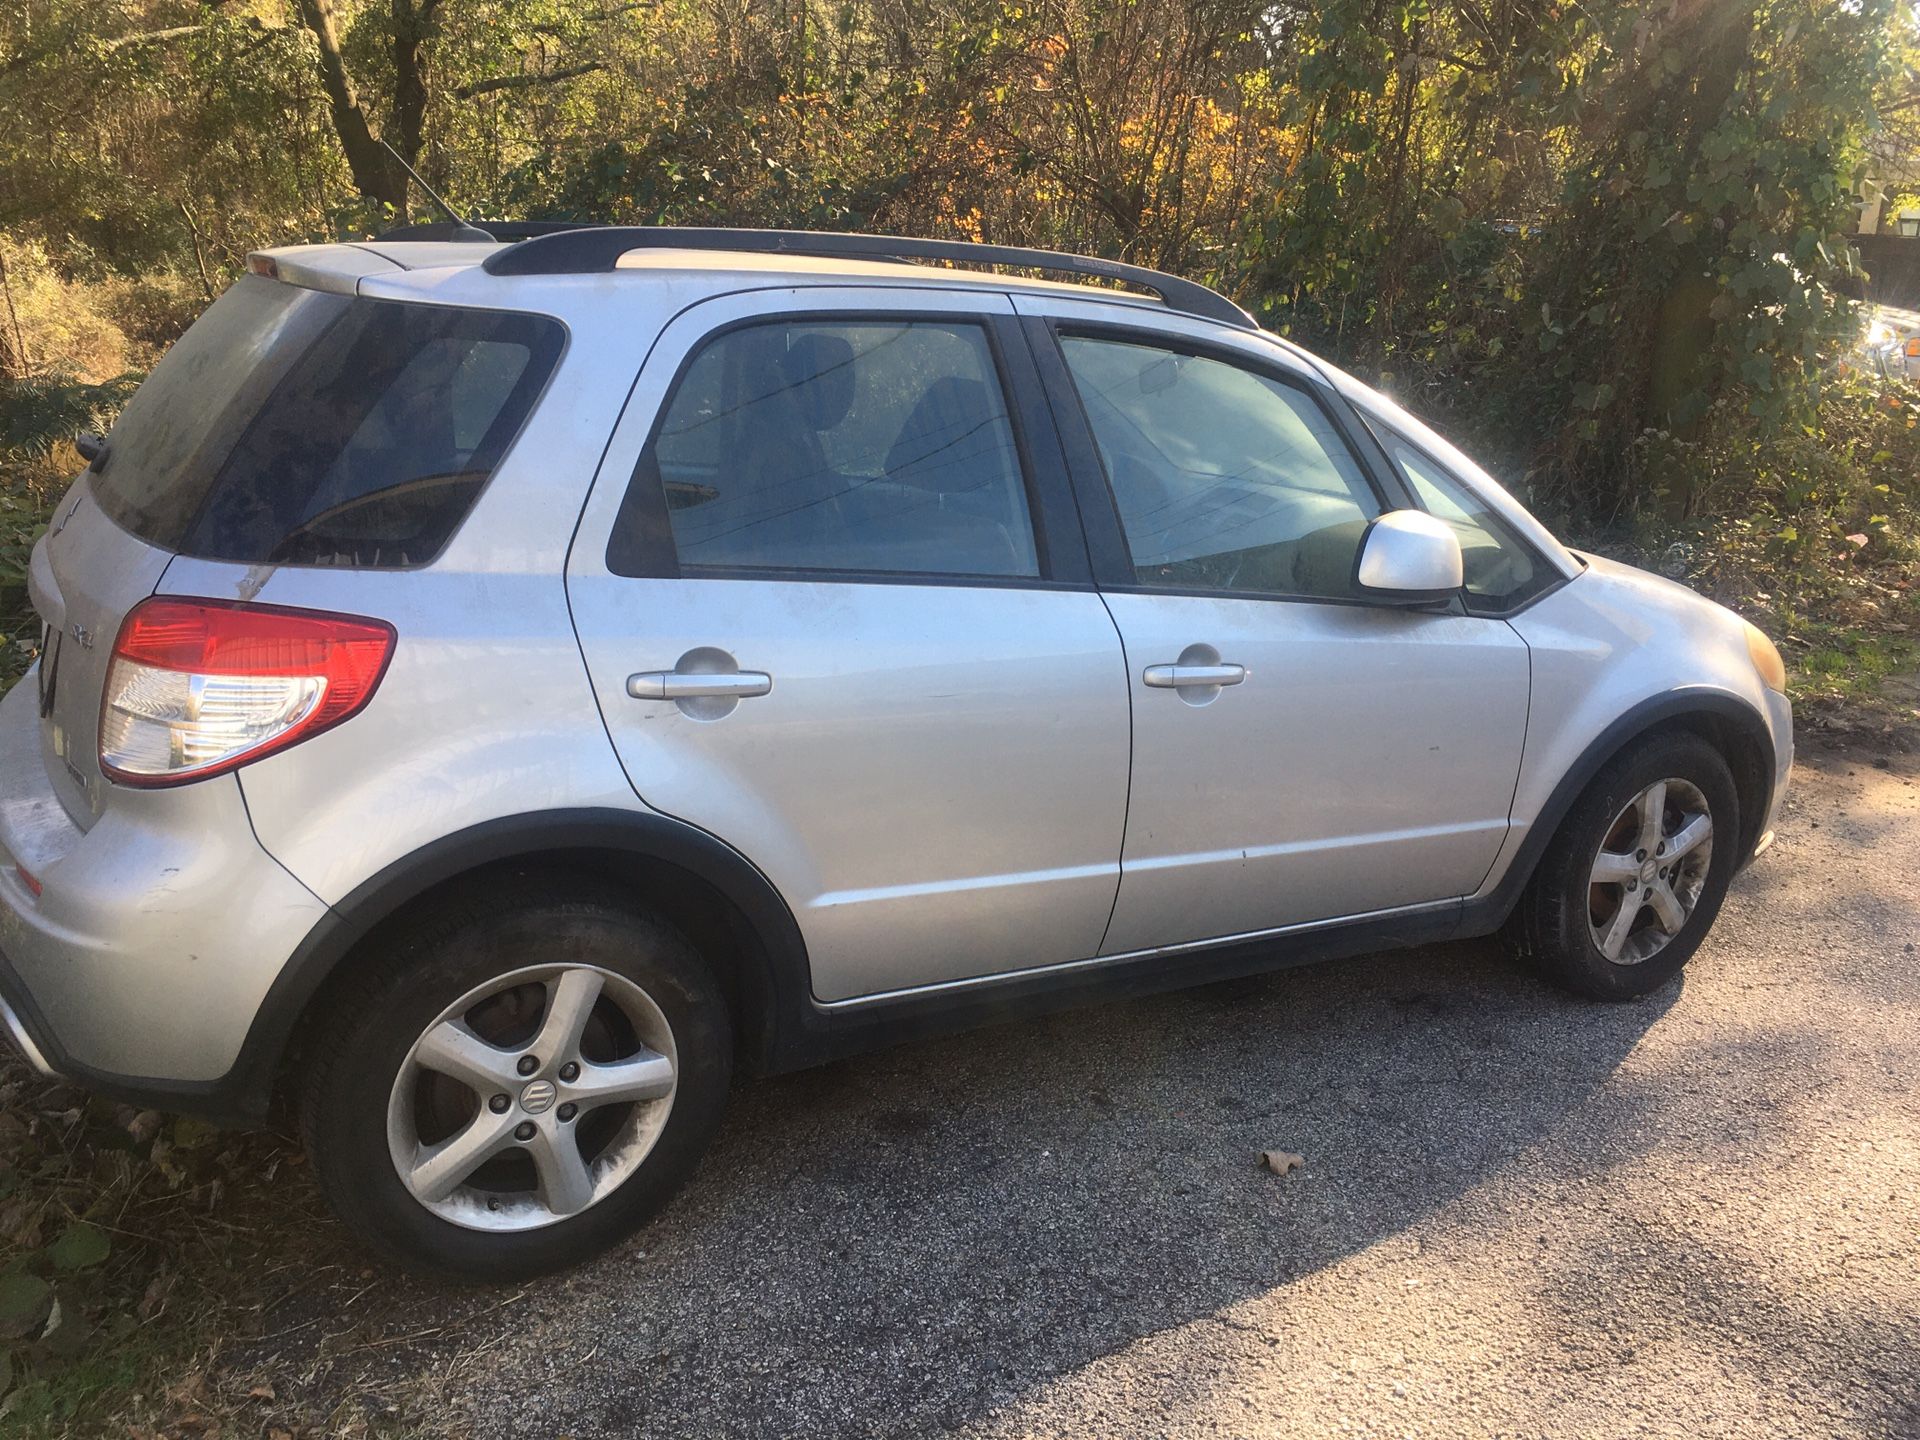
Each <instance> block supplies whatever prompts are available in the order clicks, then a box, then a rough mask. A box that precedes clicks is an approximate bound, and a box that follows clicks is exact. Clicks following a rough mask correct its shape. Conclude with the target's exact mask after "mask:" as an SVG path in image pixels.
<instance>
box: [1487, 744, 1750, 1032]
mask: <svg viewBox="0 0 1920 1440" xmlns="http://www.w3.org/2000/svg"><path fill="white" fill-rule="evenodd" d="M1740 833H1741V830H1740V804H1739V792H1738V790H1737V789H1736V787H1735V785H1734V782H1733V775H1732V772H1731V771H1729V770H1728V768H1727V762H1726V761H1725V760H1724V759H1722V758H1721V755H1720V752H1719V751H1718V750H1717V749H1716V748H1715V747H1714V746H1713V745H1711V744H1709V743H1708V742H1707V741H1706V740H1705V739H1704V738H1703V737H1701V736H1699V735H1696V734H1693V733H1691V732H1689V731H1685V730H1674V731H1668V732H1665V733H1663V734H1657V735H1653V736H1651V737H1648V738H1646V739H1644V740H1640V741H1637V742H1635V743H1634V745H1632V746H1631V747H1630V748H1629V749H1628V750H1626V751H1625V752H1624V753H1622V754H1621V755H1618V756H1616V757H1615V758H1614V759H1613V760H1612V761H1610V762H1609V763H1608V764H1607V765H1606V766H1604V767H1603V768H1602V769H1601V771H1600V773H1599V774H1598V775H1596V776H1595V777H1594V778H1593V780H1592V781H1591V782H1590V783H1589V784H1588V786H1587V788H1586V790H1585V791H1583V792H1582V794H1581V795H1580V798H1579V799H1578V800H1576V801H1575V802H1574V803H1573V807H1572V808H1571V809H1570V810H1569V811H1568V812H1567V815H1566V818H1565V819H1564V820H1563V821H1562V822H1561V824H1560V828H1559V830H1558V831H1556V832H1555V834H1554V837H1553V839H1552V841H1551V842H1550V843H1549V844H1548V846H1547V850H1546V853H1545V854H1544V855H1542V856H1541V858H1540V863H1539V865H1538V867H1536V869H1535V870H1534V872H1533V877H1532V879H1531V880H1530V881H1529V882H1528V885H1527V888H1526V890H1525V891H1524V892H1523V893H1522V895H1521V897H1520V902H1519V904H1518V905H1517V906H1515V908H1514V912H1513V917H1512V919H1511V921H1510V922H1509V924H1508V927H1507V935H1508V938H1509V939H1510V940H1511V941H1512V942H1513V944H1514V946H1515V948H1516V949H1517V950H1518V951H1519V952H1520V953H1521V954H1522V955H1523V956H1524V957H1525V958H1526V959H1528V960H1529V961H1531V962H1532V963H1533V964H1534V965H1536V966H1537V967H1539V968H1540V969H1541V970H1543V971H1544V972H1545V973H1546V974H1547V975H1548V976H1549V977H1550V978H1552V979H1553V980H1556V981H1558V982H1559V983H1560V984H1561V985H1564V986H1565V987H1567V988H1568V989H1570V990H1574V991H1576V992H1578V993H1580V994H1582V995H1590V996H1593V997H1595V998H1596V999H1602V1000H1628V999H1632V998H1634V997H1635V996H1638V995H1646V994H1650V993H1651V992H1653V991H1654V990H1657V989H1659V988H1660V987H1661V986H1662V985H1664V984H1666V982H1667V981H1668V980H1670V979H1672V978H1673V976H1674V975H1675V974H1677V973H1678V972H1679V970H1680V967H1681V966H1682V965H1684V964H1686V962H1687V959H1688V957H1689V956H1691V955H1692V954H1693V952H1694V950H1695V949H1697V948H1698V947H1699V944H1700V942H1701V940H1702V939H1703V938H1705V936H1706V933H1707V929H1708V927H1709V926H1711V925H1712V924H1713V917H1714V915H1715V914H1717V913H1718V911H1719V909H1720V902H1721V900H1722V899H1723V898H1724V897H1725V895H1726V893H1727V886H1728V884H1729V883H1731V881H1732V879H1733V872H1734V869H1735V862H1736V860H1737V858H1738V848H1739V847H1738V839H1737V837H1738V836H1739V835H1740Z"/></svg>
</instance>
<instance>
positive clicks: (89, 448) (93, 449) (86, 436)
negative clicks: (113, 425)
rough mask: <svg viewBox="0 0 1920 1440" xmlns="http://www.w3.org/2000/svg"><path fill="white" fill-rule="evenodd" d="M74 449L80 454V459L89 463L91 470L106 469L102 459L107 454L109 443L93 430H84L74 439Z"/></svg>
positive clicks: (88, 466)
mask: <svg viewBox="0 0 1920 1440" xmlns="http://www.w3.org/2000/svg"><path fill="white" fill-rule="evenodd" d="M73 448H74V449H76V450H78V451H79V452H80V458H81V459H82V460H84V461H86V462H87V468H88V469H89V470H101V469H104V468H106V467H105V466H104V465H102V464H101V461H100V457H101V456H102V455H105V454H106V453H107V442H106V441H105V440H103V439H101V438H100V437H99V436H98V435H96V434H94V433H93V431H91V430H82V431H80V432H79V433H78V434H76V435H75V436H74V437H73Z"/></svg>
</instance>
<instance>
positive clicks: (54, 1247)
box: [47, 1221, 113, 1270]
mask: <svg viewBox="0 0 1920 1440" xmlns="http://www.w3.org/2000/svg"><path fill="white" fill-rule="evenodd" d="M112 1252H113V1242H112V1241H110V1240H108V1239H107V1235H106V1232H105V1231H104V1230H98V1229H95V1228H94V1227H93V1226H91V1225H89V1224H87V1223H86V1222H85V1221H80V1222H76V1223H75V1224H72V1225H69V1226H67V1228H66V1229H65V1230H63V1231H61V1232H60V1238H59V1239H58V1240H56V1241H54V1242H53V1244H51V1245H50V1246H48V1247H47V1255H48V1257H49V1258H50V1259H51V1260H52V1261H53V1263H54V1266H55V1268H57V1269H61V1270H85V1269H88V1268H89V1267H91V1266H94V1265H98V1264H99V1263H100V1262H101V1261H102V1260H104V1259H106V1258H107V1256H108V1255H110V1254H111V1253H112Z"/></svg>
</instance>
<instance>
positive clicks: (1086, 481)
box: [1021, 314, 1467, 615]
mask: <svg viewBox="0 0 1920 1440" xmlns="http://www.w3.org/2000/svg"><path fill="white" fill-rule="evenodd" d="M1021 326H1022V329H1023V330H1024V331H1025V333H1026V335H1027V340H1028V344H1029V345H1030V346H1031V347H1032V349H1033V351H1034V358H1035V362H1036V364H1037V366H1038V368H1039V371H1040V377H1041V382H1042V384H1043V386H1044V387H1045V390H1046V394H1047V399H1048V403H1049V405H1050V406H1051V408H1052V411H1053V416H1054V420H1055V422H1056V427H1057V429H1058V431H1059V435H1060V445H1061V448H1062V450H1063V451H1065V452H1066V455H1067V461H1068V473H1069V475H1070V476H1071V478H1072V480H1073V486H1074V493H1075V495H1076V496H1077V497H1078V499H1079V502H1080V512H1081V518H1082V522H1083V524H1084V525H1085V527H1086V536H1087V547H1088V551H1089V554H1090V556H1091V558H1092V561H1093V571H1094V578H1095V583H1096V584H1097V585H1098V587H1099V588H1100V589H1101V590H1102V591H1105V592H1109V593H1112V594H1119V595H1167V596H1181V597H1188V598H1200V599H1223V600H1260V601H1275V602H1280V603H1284V604H1292V605H1347V606H1358V607H1362V608H1365V609H1369V610H1377V609H1380V608H1382V607H1383V606H1391V608H1405V607H1403V606H1398V605H1393V604H1392V602H1388V601H1383V600H1379V599H1374V598H1370V597H1368V596H1365V595H1350V596H1349V595H1296V594H1291V593H1289V592H1286V591H1279V590H1228V589H1222V588H1219V587H1212V586H1185V585H1143V584H1141V583H1140V581H1139V579H1138V576H1137V572H1136V570H1135V568H1134V563H1133V552H1132V550H1131V548H1130V547H1129V546H1128V544H1127V538H1126V529H1125V527H1124V525H1123V523H1122V522H1121V519H1120V510H1119V504H1118V502H1117V501H1116V500H1115V499H1114V497H1113V486H1112V483H1111V481H1110V480H1109V478H1108V476H1107V470H1106V463H1105V461H1104V460H1103V459H1102V458H1101V456H1100V449H1099V444H1098V442H1097V441H1096V440H1095V439H1094V435H1093V422H1092V421H1091V420H1090V419H1089V418H1088V416H1087V413H1086V406H1085V404H1084V402H1083V401H1082V400H1081V398H1080V391H1079V388H1078V387H1077V386H1076V384H1075V383H1074V379H1073V374H1072V371H1071V370H1070V369H1069V368H1068V365H1067V361H1066V355H1065V353H1064V352H1063V351H1062V350H1061V348H1060V341H1061V339H1062V338H1063V337H1066V338H1077V337H1085V338H1088V339H1097V340H1112V341H1117V342H1119V343H1122V344H1133V345H1142V346H1150V347H1152V348H1154V349H1158V350H1165V351H1167V352H1169V353H1171V354H1176V355H1193V356H1196V357H1199V358H1201V359H1206V360H1214V361H1217V362H1219V363H1221V364H1224V365H1232V366H1235V367H1237V368H1239V369H1242V370H1246V371H1249V372H1250V373H1252V374H1255V375H1259V376H1262V377H1264V378H1267V379H1270V380H1272V381H1274V382H1275V383H1276V384H1281V385H1286V386H1289V387H1291V388H1292V389H1294V390H1297V391H1299V392H1301V393H1302V394H1304V395H1306V396H1307V397H1308V398H1309V399H1311V400H1313V401H1314V403H1315V404H1316V405H1317V406H1318V407H1319V409H1320V411H1321V413H1322V414H1324V415H1325V416H1326V418H1327V421H1328V423H1329V424H1330V425H1332V427H1333V430H1334V433H1335V434H1336V435H1337V436H1339V437H1340V439H1341V440H1342V441H1344V442H1345V444H1346V446H1347V450H1348V454H1349V456H1350V457H1351V458H1352V460H1353V462H1354V464H1355V465H1356V466H1357V467H1358V468H1359V470H1360V474H1361V476H1362V477H1363V478H1364V479H1365V480H1366V482H1367V486H1368V488H1369V489H1370V490H1372V492H1373V495H1374V499H1375V501H1376V502H1377V503H1378V504H1379V506H1380V513H1381V514H1382V515H1384V514H1386V513H1388V512H1389V511H1392V510H1405V509H1418V508H1420V507H1419V506H1418V505H1417V503H1416V501H1415V497H1414V495H1413V493H1412V490H1411V488H1410V487H1409V486H1408V485H1407V483H1406V481H1405V480H1404V479H1403V478H1402V476H1401V474H1400V471H1399V468H1398V467H1397V466H1396V465H1394V463H1393V461H1392V459H1391V458H1390V457H1389V456H1388V454H1387V452H1386V450H1385V449H1384V448H1383V447H1382V446H1381V444H1380V441H1379V439H1378V437H1377V436H1375V435H1374V433H1373V431H1372V430H1371V429H1369V428H1368V427H1367V425H1366V423H1365V421H1364V419H1363V418H1362V417H1361V416H1360V415H1359V413H1358V412H1357V411H1356V410H1355V409H1354V408H1353V407H1352V406H1351V405H1350V404H1349V403H1348V402H1347V400H1346V398H1345V397H1344V396H1342V395H1341V394H1340V393H1339V392H1338V391H1337V390H1335V389H1334V388H1333V387H1332V386H1331V385H1329V384H1328V383H1327V382H1326V381H1325V380H1323V379H1322V378H1321V377H1320V376H1318V375H1315V374H1312V373H1311V372H1307V371H1302V370H1296V369H1294V368H1293V367H1292V366H1289V365H1287V364H1284V363H1279V362H1276V361H1273V360H1268V359H1264V358H1263V357H1261V356H1259V355H1255V354H1251V353H1249V352H1248V351H1246V350H1243V349H1241V348H1240V347H1239V346H1237V345H1232V344H1224V343H1220V342H1216V341H1210V340H1206V339H1203V338H1200V337H1197V336H1193V335H1188V334H1185V333H1175V332H1172V331H1167V330H1157V329H1154V328H1152V327H1151V326H1146V325H1139V324H1127V323H1124V322H1121V321H1114V320H1087V319H1080V318H1078V317H1067V316H1061V315H1032V314H1029V315H1026V316H1024V317H1023V319H1022V321H1021ZM1426 608H1429V609H1431V610H1433V611H1437V612H1438V613H1442V614H1454V615H1464V614H1466V613H1467V611H1466V606H1465V602H1464V599H1463V597H1461V596H1455V597H1453V598H1452V599H1451V600H1448V601H1446V602H1445V603H1444V604H1442V605H1438V606H1433V607H1426Z"/></svg>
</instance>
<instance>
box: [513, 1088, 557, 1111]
mask: <svg viewBox="0 0 1920 1440" xmlns="http://www.w3.org/2000/svg"><path fill="white" fill-rule="evenodd" d="M559 1093H560V1092H559V1091H557V1090H555V1089H554V1088H553V1082H552V1081H551V1080H536V1081H534V1082H533V1083H532V1084H531V1085H529V1086H527V1088H526V1089H524V1090H522V1091H521V1092H520V1108H521V1109H522V1110H524V1111H526V1112H527V1114H529V1115H544V1114H545V1113H546V1112H547V1111H548V1110H551V1109H552V1108H553V1102H554V1100H555V1099H556V1098H557V1097H558V1095H559Z"/></svg>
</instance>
